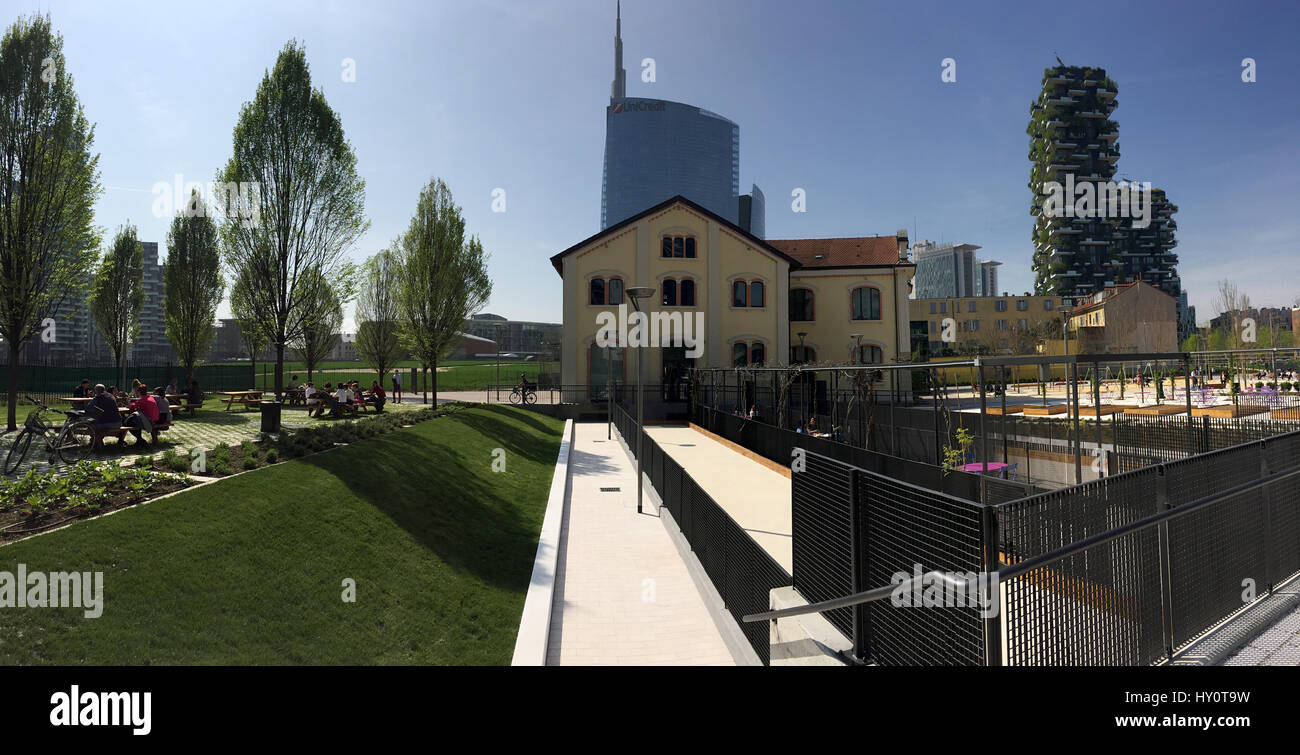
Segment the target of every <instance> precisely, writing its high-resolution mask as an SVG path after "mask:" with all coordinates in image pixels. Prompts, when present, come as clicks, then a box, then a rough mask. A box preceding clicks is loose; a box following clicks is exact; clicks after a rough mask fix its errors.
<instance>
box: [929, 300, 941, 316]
mask: <svg viewBox="0 0 1300 755" xmlns="http://www.w3.org/2000/svg"><path fill="white" fill-rule="evenodd" d="M938 310H939V305H938V304H937V303H936V302H930V314H934V313H935V312H937V311H938Z"/></svg>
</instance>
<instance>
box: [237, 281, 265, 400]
mask: <svg viewBox="0 0 1300 755" xmlns="http://www.w3.org/2000/svg"><path fill="white" fill-rule="evenodd" d="M249 280H250V277H249V274H248V272H247V271H244V272H241V273H239V274H238V275H237V276H236V277H235V283H234V285H233V286H231V288H230V314H231V315H233V316H234V318H235V321H236V322H238V323H239V340H240V342H241V343H243V345H244V350H245V351H247V352H248V359H249V361H250V362H252V364H253V376H254V378H253V379H254V380H256V379H257V378H256V376H257V357H258V355H260V354H261V353H262V352H263V351H266V347H267V346H269V345H270V343H271V337H270V336H269V335H267V332H266V330H265V328H263V327H262V324H261V322H260V321H259V320H258V319H257V316H256V314H255V313H254V311H253V304H252V301H251V297H250V295H249V287H250V286H251V283H250V282H249Z"/></svg>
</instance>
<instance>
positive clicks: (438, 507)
mask: <svg viewBox="0 0 1300 755" xmlns="http://www.w3.org/2000/svg"><path fill="white" fill-rule="evenodd" d="M560 427H561V425H560V424H559V423H558V422H556V421H555V420H551V419H549V418H545V417H542V416H540V415H536V414H531V413H525V412H522V411H518V410H512V409H509V408H505V407H483V408H475V409H468V410H464V411H461V412H459V413H457V414H454V415H452V416H450V417H445V418H441V419H437V420H433V421H430V422H425V423H422V424H420V425H418V426H416V427H415V428H412V429H408V430H404V431H401V432H397V433H392V434H389V435H385V436H381V437H378V438H373V439H370V440H366V441H362V442H359V443H356V444H353V445H350V446H347V447H344V448H339V449H337V450H335V451H332V452H328V453H325V454H318V455H316V456H314V457H309V458H307V459H302V460H298V461H292V462H287V463H284V464H280V465H277V466H274V467H270V468H267V469H263V470H258V471H256V472H252V473H249V474H246V475H241V476H239V477H236V478H232V479H228V480H224V481H222V482H218V483H215V484H213V485H209V486H206V487H204V488H200V489H197V490H193V491H189V492H186V493H183V494H181V495H178V496H176V497H174V498H171V499H167V500H162V501H158V502H156V503H152V504H149V505H147V506H143V507H140V508H135V509H129V510H125V511H123V512H121V513H119V514H115V515H113V516H108V517H104V518H102V519H98V520H94V521H89V522H83V523H80V524H77V525H75V526H73V527H71V528H68V529H65V530H61V531H57V532H53V533H51V534H48V535H44V536H41V537H38V538H34V539H32V540H26V541H22V542H19V543H15V544H13V545H9V546H6V547H4V548H0V570H7V571H10V572H13V571H15V570H16V569H17V564H18V563H25V564H27V567H28V570H29V571H36V570H41V571H51V570H79V571H98V570H102V571H104V572H105V575H104V603H105V608H104V614H103V616H102V617H100V618H98V619H93V620H91V619H84V618H83V617H82V612H81V611H80V610H79V609H16V608H14V609H4V610H0V663H6V664H14V663H22V664H26V663H59V664H87V663H88V664H283V663H288V664H404V663H416V664H426V663H427V664H504V663H509V660H510V655H511V652H512V650H513V647H514V638H515V632H516V630H517V628H518V621H519V615H520V612H521V611H522V609H523V601H524V594H525V591H526V589H527V586H528V581H529V575H530V572H531V568H532V559H533V555H534V551H535V548H536V541H537V533H538V531H539V529H540V527H541V519H542V516H543V513H544V509H545V501H546V495H547V490H548V488H549V485H550V478H551V472H552V467H553V464H554V461H555V453H556V451H557V448H558V445H559V437H558V436H559V429H560ZM498 447H500V448H504V449H505V450H506V452H507V457H506V458H507V470H506V471H505V472H503V473H500V474H496V473H493V472H492V471H491V466H490V465H491V460H492V456H491V454H492V450H493V449H494V448H498ZM347 577H350V578H352V579H355V580H356V584H357V600H356V602H355V603H344V602H342V600H341V599H340V596H341V593H342V587H341V582H342V580H343V579H344V578H347Z"/></svg>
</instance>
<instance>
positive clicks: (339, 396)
mask: <svg viewBox="0 0 1300 755" xmlns="http://www.w3.org/2000/svg"><path fill="white" fill-rule="evenodd" d="M355 411H356V407H354V406H352V389H351V388H349V387H348V385H347V384H346V383H339V389H338V390H337V391H335V392H334V406H333V407H332V409H331V412H330V413H331V414H333V415H334V416H335V417H342V416H343V415H344V414H349V413H351V412H355Z"/></svg>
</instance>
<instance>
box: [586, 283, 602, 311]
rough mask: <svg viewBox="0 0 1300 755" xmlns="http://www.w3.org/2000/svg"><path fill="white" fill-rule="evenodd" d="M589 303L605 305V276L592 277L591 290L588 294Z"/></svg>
mask: <svg viewBox="0 0 1300 755" xmlns="http://www.w3.org/2000/svg"><path fill="white" fill-rule="evenodd" d="M587 303H588V304H598V305H601V306H604V304H605V279H604V278H592V279H591V292H590V293H589V294H588V296H587Z"/></svg>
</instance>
